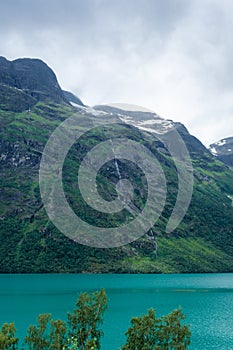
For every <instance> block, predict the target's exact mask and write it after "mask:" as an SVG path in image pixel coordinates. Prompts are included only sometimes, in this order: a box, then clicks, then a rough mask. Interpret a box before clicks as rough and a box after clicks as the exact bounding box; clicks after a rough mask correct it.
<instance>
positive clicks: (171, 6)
mask: <svg viewBox="0 0 233 350" xmlns="http://www.w3.org/2000/svg"><path fill="white" fill-rule="evenodd" d="M232 13H233V4H232V2H231V1H230V0H222V1H221V2H220V1H218V0H194V1H191V0H190V1H187V0H118V1H117V0H67V1H60V0H37V1H31V0H17V1H15V0H8V1H3V0H2V1H0V32H1V38H2V39H1V43H0V49H1V55H5V56H7V57H8V58H16V57H18V56H33V57H39V58H42V59H44V60H45V61H46V62H48V64H49V65H50V66H51V67H52V68H54V69H55V71H56V73H57V75H58V78H59V80H60V82H61V84H62V85H63V86H64V87H65V88H67V89H71V90H74V92H76V93H78V94H80V97H81V98H82V99H83V100H84V101H85V102H86V103H90V104H96V103H101V102H114V101H115V102H121V101H122V102H130V103H138V104H141V105H145V106H146V107H149V108H152V109H154V110H155V111H156V112H158V113H160V114H161V115H162V116H164V117H169V118H173V119H175V120H178V121H181V122H184V123H185V124H186V125H187V126H188V128H189V129H190V131H191V132H192V133H194V134H195V135H196V136H198V137H200V138H201V140H202V141H204V142H205V143H206V144H207V143H210V142H213V141H216V139H218V138H219V139H220V138H223V137H225V136H230V135H229V133H231V134H233V124H232V121H231V120H232V113H233V106H232V102H231V100H232V98H231V96H232V93H233V77H232V74H231V72H232V65H233V41H232V32H233V16H232ZM220 118H221V123H220V121H219V120H220ZM218 124H219V125H220V127H219V128H218V127H217V125H218ZM200 125H201V127H200ZM224 125H226V127H224ZM207 130H208V131H207Z"/></svg>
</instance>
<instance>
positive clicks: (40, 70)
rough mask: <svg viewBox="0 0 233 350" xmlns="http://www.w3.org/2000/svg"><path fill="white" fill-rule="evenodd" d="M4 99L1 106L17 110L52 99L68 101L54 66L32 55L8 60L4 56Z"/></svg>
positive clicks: (0, 88) (0, 69)
mask: <svg viewBox="0 0 233 350" xmlns="http://www.w3.org/2000/svg"><path fill="white" fill-rule="evenodd" d="M0 99H1V109H3V110H12V111H14V112H22V111H23V110H26V109H29V108H31V107H33V106H34V105H35V104H36V103H37V102H38V101H46V100H48V99H52V100H53V101H54V102H56V103H66V102H67V100H66V98H65V95H64V93H63V91H62V90H61V88H60V86H59V84H58V81H57V78H56V75H55V74H54V72H53V71H52V69H51V68H49V67H48V66H47V64H45V63H44V62H43V61H41V60H39V59H30V58H21V59H17V60H14V61H8V60H7V59H6V58H4V57H0Z"/></svg>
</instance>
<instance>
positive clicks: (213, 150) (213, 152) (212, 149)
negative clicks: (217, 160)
mask: <svg viewBox="0 0 233 350" xmlns="http://www.w3.org/2000/svg"><path fill="white" fill-rule="evenodd" d="M210 152H211V153H212V154H213V155H215V156H216V155H217V154H218V152H217V150H216V148H215V147H211V148H210Z"/></svg>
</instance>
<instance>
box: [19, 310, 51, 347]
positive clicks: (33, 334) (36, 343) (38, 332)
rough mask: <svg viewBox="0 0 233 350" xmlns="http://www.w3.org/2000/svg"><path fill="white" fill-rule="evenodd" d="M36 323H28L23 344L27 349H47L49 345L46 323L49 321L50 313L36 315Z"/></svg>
mask: <svg viewBox="0 0 233 350" xmlns="http://www.w3.org/2000/svg"><path fill="white" fill-rule="evenodd" d="M37 320H38V325H30V327H29V328H28V331H27V336H26V338H25V344H27V345H28V348H29V350H47V349H49V346H50V339H49V338H50V337H49V334H48V323H49V322H50V321H51V314H48V313H47V314H42V315H39V316H38V319H37Z"/></svg>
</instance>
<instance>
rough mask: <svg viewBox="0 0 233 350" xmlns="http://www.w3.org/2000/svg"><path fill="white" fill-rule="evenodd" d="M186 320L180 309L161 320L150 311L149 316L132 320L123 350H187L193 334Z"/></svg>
mask: <svg viewBox="0 0 233 350" xmlns="http://www.w3.org/2000/svg"><path fill="white" fill-rule="evenodd" d="M184 319H185V317H184V315H183V313H182V312H181V310H180V308H179V309H177V310H174V311H172V312H171V313H170V314H169V315H167V316H162V317H161V318H156V315H155V311H154V310H153V309H150V310H149V311H148V315H144V316H141V317H134V318H132V320H131V324H132V326H131V327H130V328H129V329H128V331H127V332H126V336H127V338H126V344H125V345H124V346H123V347H122V350H172V349H174V350H185V349H187V347H188V345H189V344H190V337H191V333H190V329H189V327H188V326H186V325H183V324H182V321H183V320H184Z"/></svg>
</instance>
